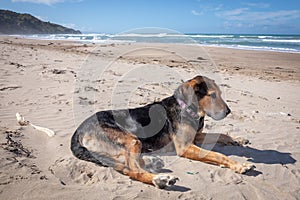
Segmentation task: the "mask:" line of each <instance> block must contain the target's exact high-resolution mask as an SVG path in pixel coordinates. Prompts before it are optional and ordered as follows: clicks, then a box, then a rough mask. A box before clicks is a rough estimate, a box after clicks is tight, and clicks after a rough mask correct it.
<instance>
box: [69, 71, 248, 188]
mask: <svg viewBox="0 0 300 200" xmlns="http://www.w3.org/2000/svg"><path fill="white" fill-rule="evenodd" d="M230 112H231V110H230V109H229V107H228V106H227V104H226V103H225V101H224V100H223V99H222V97H221V90H220V89H219V87H218V86H217V85H216V83H215V82H214V80H212V79H209V78H207V77H205V76H196V77H194V78H193V79H190V80H188V81H186V82H184V83H182V84H181V85H180V86H179V87H178V88H177V89H176V90H175V92H174V94H173V95H172V96H170V97H167V98H165V99H163V100H162V101H159V102H154V103H151V104H148V105H146V106H143V107H138V108H134V109H120V110H106V111H100V112H97V113H95V114H93V115H92V116H90V117H89V118H88V119H86V120H85V121H83V122H82V124H81V125H80V126H79V127H78V128H77V130H76V131H75V133H74V134H73V136H72V139H71V151H72V152H73V154H74V156H76V157H77V158H79V159H81V160H85V161H90V162H93V163H96V164H98V165H101V166H108V167H112V168H114V169H115V170H116V171H118V172H120V173H122V174H124V175H127V176H129V177H130V178H131V179H134V180H137V181H141V182H143V183H147V184H151V185H154V186H156V187H158V188H161V189H162V188H165V187H167V186H171V185H174V184H175V183H176V181H177V180H179V179H178V178H177V177H173V176H170V175H165V174H156V173H153V172H151V170H146V169H147V166H145V160H144V159H143V158H142V155H143V154H146V153H149V152H156V151H161V150H163V151H167V152H168V151H174V152H176V154H177V155H178V156H181V157H184V158H188V159H192V160H197V161H202V162H205V163H209V164H214V165H218V166H221V167H226V168H230V169H232V170H234V171H235V172H237V173H245V172H247V171H249V170H251V169H253V168H254V165H252V164H245V163H244V164H241V163H238V162H236V161H234V160H232V159H230V158H229V157H227V156H225V155H223V154H220V153H217V152H213V151H208V150H205V149H202V148H200V147H198V146H197V145H196V144H203V143H215V142H218V143H222V144H240V143H239V141H237V140H235V139H234V138H232V137H230V136H228V135H225V134H220V135H218V137H217V139H216V138H215V135H214V134H205V133H202V130H203V126H204V117H205V115H207V116H209V117H211V118H213V119H214V120H221V119H223V118H225V117H226V116H227V115H228V114H229V113H230ZM148 164H149V161H148ZM150 164H151V160H150Z"/></svg>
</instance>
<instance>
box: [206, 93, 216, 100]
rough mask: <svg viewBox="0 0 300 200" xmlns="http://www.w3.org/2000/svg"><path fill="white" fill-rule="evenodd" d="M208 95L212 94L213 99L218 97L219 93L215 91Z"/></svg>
mask: <svg viewBox="0 0 300 200" xmlns="http://www.w3.org/2000/svg"><path fill="white" fill-rule="evenodd" d="M208 96H210V97H211V98H213V99H215V98H217V94H216V93H215V92H213V93H210V94H209V95H208Z"/></svg>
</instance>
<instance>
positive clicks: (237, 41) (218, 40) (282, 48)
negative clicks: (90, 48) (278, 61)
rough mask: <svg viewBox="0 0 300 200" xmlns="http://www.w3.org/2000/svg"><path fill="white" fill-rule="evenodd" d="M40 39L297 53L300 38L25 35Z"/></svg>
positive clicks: (242, 35) (196, 35)
mask: <svg viewBox="0 0 300 200" xmlns="http://www.w3.org/2000/svg"><path fill="white" fill-rule="evenodd" d="M23 37H26V38H34V39H43V40H71V41H79V42H83V43H104V44H107V43H134V42H146V43H149V42H150V43H151V42H152V43H179V44H193V45H203V46H214V47H226V48H234V49H246V50H260V51H277V52H290V53H300V35H271V34H268V35H264V34H257V35H255V34H194V33H193V34H178V33H154V34H144V33H123V34H104V33H101V34H98V33H97V34H96V33H95V34H93V33H89V34H80V35H76V34H58V35H56V34H52V35H26V36H23Z"/></svg>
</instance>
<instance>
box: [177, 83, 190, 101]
mask: <svg viewBox="0 0 300 200" xmlns="http://www.w3.org/2000/svg"><path fill="white" fill-rule="evenodd" d="M174 96H175V98H177V99H182V100H183V101H185V102H186V103H188V104H190V103H191V102H193V101H194V99H195V91H194V89H193V87H191V86H190V85H189V84H188V82H185V83H183V84H181V85H180V86H179V87H178V88H177V89H176V90H175V92H174Z"/></svg>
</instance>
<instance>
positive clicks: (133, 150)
mask: <svg viewBox="0 0 300 200" xmlns="http://www.w3.org/2000/svg"><path fill="white" fill-rule="evenodd" d="M124 146H125V150H126V151H127V152H126V155H125V159H126V163H127V165H128V167H127V168H124V170H122V173H123V174H125V175H128V176H130V178H132V179H134V180H137V181H141V182H143V183H147V184H152V185H154V186H156V187H158V188H165V187H166V186H168V185H174V184H175V183H176V180H178V178H175V177H172V176H168V175H156V174H153V173H149V172H147V171H145V170H144V169H142V166H141V164H143V161H142V159H141V150H142V143H141V141H140V140H138V138H136V136H134V135H128V136H127V137H126V140H125V143H124Z"/></svg>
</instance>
